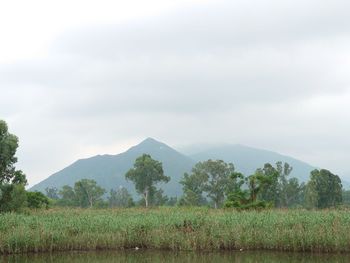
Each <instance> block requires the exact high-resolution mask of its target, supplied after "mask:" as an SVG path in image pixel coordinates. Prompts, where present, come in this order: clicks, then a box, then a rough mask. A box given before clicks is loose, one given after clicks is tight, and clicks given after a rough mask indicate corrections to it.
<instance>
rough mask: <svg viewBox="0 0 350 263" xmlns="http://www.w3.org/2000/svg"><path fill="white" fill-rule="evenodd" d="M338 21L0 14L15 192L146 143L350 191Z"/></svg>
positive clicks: (317, 17)
mask: <svg viewBox="0 0 350 263" xmlns="http://www.w3.org/2000/svg"><path fill="white" fill-rule="evenodd" d="M349 10H350V2H349V1H345V0H344V1H341V0H333V1H329V0H327V1H325V0H308V1H302V0H285V1H280V0H264V1H261V0H251V1H246V0H234V1H232V0H178V1H177V0H148V1H144V0H128V1H119V0H99V1H87V0H84V1H83V0H69V1H68V0H60V1H49V0H32V1H25V0H24V1H20V0H11V1H1V2H0V119H3V120H5V121H6V122H7V123H8V125H9V128H10V132H11V133H14V134H16V135H17V136H18V137H19V140H20V147H19V149H18V153H17V156H18V158H19V162H18V167H19V168H20V169H22V170H23V171H24V172H25V173H26V174H27V177H28V180H29V185H33V184H35V183H38V182H40V181H41V180H43V179H45V178H46V177H48V176H49V175H51V174H52V173H54V172H57V171H58V170H61V169H63V168H64V167H65V166H67V165H69V164H71V163H73V162H74V161H75V160H77V159H81V158H86V157H89V156H93V155H97V154H107V153H109V154H116V153H120V152H122V151H125V150H126V149H128V148H129V147H130V146H132V145H135V144H137V143H138V142H140V141H142V140H143V139H144V138H146V137H153V138H155V139H157V140H160V141H162V142H165V143H167V144H169V145H170V146H173V147H175V148H176V147H177V148H181V147H185V146H186V145H191V144H201V143H205V144H222V143H230V144H236V143H238V144H244V145H248V146H251V147H256V148H262V149H268V150H272V151H276V152H279V153H282V154H285V155H290V156H293V157H295V158H298V159H300V160H303V161H305V162H308V163H310V164H312V165H314V166H317V167H322V168H327V169H330V170H331V171H334V172H335V173H337V174H339V175H341V176H343V177H344V178H347V179H350V166H349V165H348V163H349V161H350V160H349V156H350V140H349V134H350V30H349V28H350V16H349V15H348V11H349Z"/></svg>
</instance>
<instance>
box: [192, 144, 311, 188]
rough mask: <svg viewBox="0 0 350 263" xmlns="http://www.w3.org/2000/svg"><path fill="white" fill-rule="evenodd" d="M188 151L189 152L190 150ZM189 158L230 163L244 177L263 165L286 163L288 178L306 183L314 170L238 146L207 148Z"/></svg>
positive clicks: (293, 161)
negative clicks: (290, 171) (219, 160)
mask: <svg viewBox="0 0 350 263" xmlns="http://www.w3.org/2000/svg"><path fill="white" fill-rule="evenodd" d="M188 151H189V152H190V150H188ZM189 156H190V157H191V158H192V159H194V160H196V161H203V160H208V159H221V160H224V161H225V162H232V163H233V164H234V166H235V169H236V171H239V172H241V173H243V174H245V175H251V174H253V173H254V172H255V170H256V169H257V168H260V167H263V165H264V164H265V163H271V164H275V163H276V162H278V161H282V162H287V163H289V164H290V165H291V166H292V167H293V171H292V173H291V175H290V176H291V177H296V178H298V179H299V180H301V181H307V180H308V179H309V176H310V172H311V171H312V170H314V169H316V167H314V166H311V165H309V164H307V163H305V162H302V161H299V160H297V159H294V158H292V157H289V156H286V155H282V154H279V153H276V152H272V151H267V150H261V149H256V148H251V147H247V146H244V145H239V144H234V145H229V144H228V145H221V146H214V147H209V148H207V149H204V150H203V149H202V150H201V151H200V152H198V153H195V154H190V155H189Z"/></svg>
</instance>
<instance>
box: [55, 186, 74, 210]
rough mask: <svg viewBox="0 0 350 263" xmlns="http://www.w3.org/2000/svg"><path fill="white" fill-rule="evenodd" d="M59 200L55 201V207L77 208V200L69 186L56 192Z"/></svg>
mask: <svg viewBox="0 0 350 263" xmlns="http://www.w3.org/2000/svg"><path fill="white" fill-rule="evenodd" d="M58 194H59V196H60V197H61V198H60V199H58V200H57V203H56V204H57V205H59V206H77V205H78V204H77V198H76V196H75V192H74V189H73V187H71V186H69V185H64V186H63V187H62V189H61V190H60V191H59V192H58Z"/></svg>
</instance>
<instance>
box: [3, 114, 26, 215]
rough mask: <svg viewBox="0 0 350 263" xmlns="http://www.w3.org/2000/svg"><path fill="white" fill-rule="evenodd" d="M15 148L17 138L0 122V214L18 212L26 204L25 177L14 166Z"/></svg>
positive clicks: (15, 159) (16, 146)
mask: <svg viewBox="0 0 350 263" xmlns="http://www.w3.org/2000/svg"><path fill="white" fill-rule="evenodd" d="M17 148H18V138H17V136H15V135H13V134H11V133H9V131H8V126H7V124H6V122H5V121H2V120H0V212H6V211H16V210H19V209H20V208H22V207H23V206H24V205H25V203H26V194H25V189H24V186H25V185H26V184H27V180H26V176H25V175H24V173H23V172H22V171H20V170H16V168H15V166H14V165H15V163H16V162H17V158H16V156H15V154H16V151H17Z"/></svg>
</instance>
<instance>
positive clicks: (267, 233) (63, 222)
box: [0, 205, 350, 262]
mask: <svg viewBox="0 0 350 263" xmlns="http://www.w3.org/2000/svg"><path fill="white" fill-rule="evenodd" d="M256 206H258V205H256ZM349 232H350V216H349V210H332V209H329V210H320V211H308V210H298V209H295V210H273V209H269V210H264V209H262V210H259V211H255V210H252V209H250V210H249V211H235V210H234V209H222V210H221V209H220V210H215V209H208V208H204V207H201V208H198V207H192V208H187V207H186V208H184V207H171V208H165V207H160V208H156V209H147V210H145V209H143V208H128V209H120V208H118V209H98V210H96V209H60V208H55V209H49V210H43V209H40V210H35V211H30V212H29V213H26V214H16V213H7V214H0V253H5V254H6V253H17V254H20V253H26V252H44V251H48V252H52V251H77V250H84V251H85V250H101V249H112V250H118V249H127V248H135V247H139V248H147V249H164V250H174V251H179V250H185V251H188V250H193V251H201V250H205V251H214V250H239V249H243V250H264V249H265V250H274V251H276V250H279V251H301V252H305V251H311V252H315V253H316V252H350V245H349V244H350V235H347V234H346V233H349ZM325 255H326V254H323V255H322V257H324V256H325ZM141 261H142V260H141ZM257 262H259V261H257Z"/></svg>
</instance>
